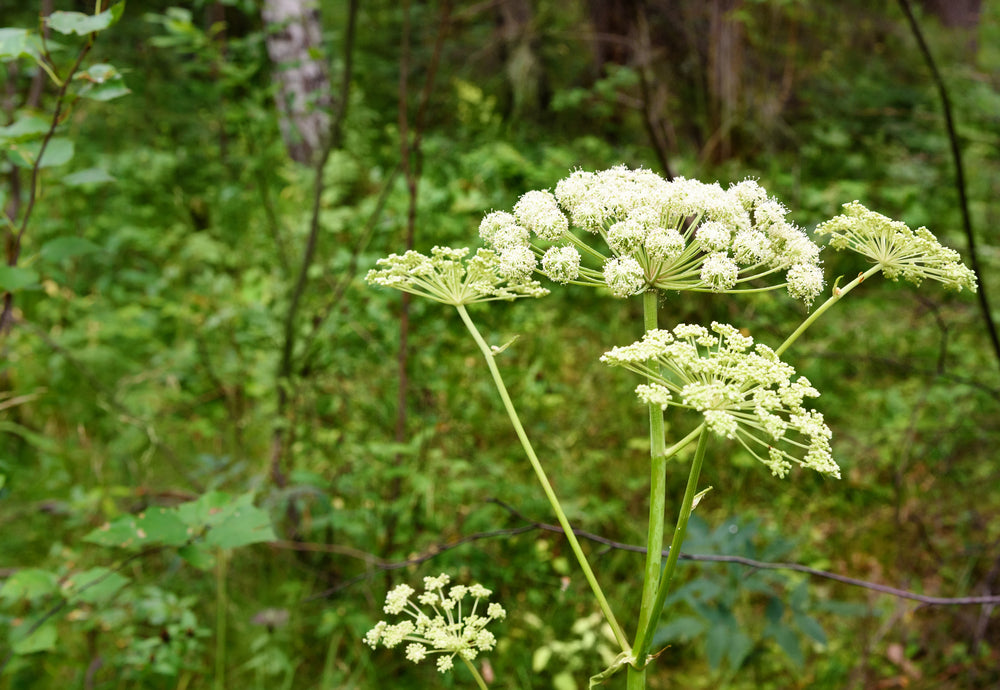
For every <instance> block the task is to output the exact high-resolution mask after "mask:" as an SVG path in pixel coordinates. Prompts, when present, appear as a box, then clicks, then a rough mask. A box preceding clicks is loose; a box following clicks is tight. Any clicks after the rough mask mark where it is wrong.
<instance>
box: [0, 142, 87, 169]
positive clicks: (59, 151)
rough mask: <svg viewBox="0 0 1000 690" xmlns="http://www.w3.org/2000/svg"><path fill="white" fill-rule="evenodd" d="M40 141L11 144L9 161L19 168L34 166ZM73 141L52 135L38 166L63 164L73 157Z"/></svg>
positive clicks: (48, 166) (49, 166)
mask: <svg viewBox="0 0 1000 690" xmlns="http://www.w3.org/2000/svg"><path fill="white" fill-rule="evenodd" d="M41 148H42V142H40V141H29V142H26V143H24V144H18V145H16V146H12V147H11V149H10V151H9V153H10V160H11V162H12V163H13V164H14V165H16V166H18V167H21V168H30V167H32V166H34V164H35V161H36V160H37V159H38V152H39V151H41ZM73 151H74V149H73V141H72V140H71V139H66V138H65V137H52V138H51V139H49V144H48V146H46V147H45V152H44V153H43V154H42V161H41V163H40V164H39V166H38V167H39V168H51V167H54V166H57V165H65V164H66V163H69V161H70V160H71V159H72V158H73Z"/></svg>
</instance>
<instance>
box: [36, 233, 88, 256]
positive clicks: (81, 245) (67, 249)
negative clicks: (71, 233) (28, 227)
mask: <svg viewBox="0 0 1000 690" xmlns="http://www.w3.org/2000/svg"><path fill="white" fill-rule="evenodd" d="M99 251H101V248H100V247H98V246H97V245H96V244H94V243H93V242H91V241H90V240H85V239H84V238H82V237H57V238H55V239H54V240H49V241H48V242H46V243H45V244H43V245H42V248H41V249H40V250H39V251H38V253H39V255H40V256H41V257H42V258H43V259H46V260H48V261H63V260H64V259H71V258H73V257H75V256H82V255H84V254H92V253H94V252H99Z"/></svg>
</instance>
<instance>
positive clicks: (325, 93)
mask: <svg viewBox="0 0 1000 690" xmlns="http://www.w3.org/2000/svg"><path fill="white" fill-rule="evenodd" d="M261 14H262V16H263V18H264V24H265V26H266V27H267V38H266V41H267V53H268V55H269V56H270V58H271V65H272V69H273V73H274V82H275V85H276V86H277V91H276V93H275V99H276V100H277V105H278V111H279V114H280V118H281V119H280V126H281V136H282V138H284V140H285V145H286V146H287V147H288V153H289V155H290V156H291V157H292V158H293V159H294V160H296V161H299V162H300V163H306V164H308V163H311V162H313V161H315V160H316V157H317V156H318V154H319V151H321V150H322V148H323V144H324V142H325V140H326V138H327V136H328V129H329V126H330V115H329V109H330V104H331V99H330V76H329V74H328V72H327V68H326V63H325V62H324V61H323V60H322V59H320V58H318V57H316V56H320V55H322V42H321V35H322V34H321V30H320V18H319V9H318V8H317V7H316V4H315V2H312V1H311V0H264V8H263V10H262V12H261Z"/></svg>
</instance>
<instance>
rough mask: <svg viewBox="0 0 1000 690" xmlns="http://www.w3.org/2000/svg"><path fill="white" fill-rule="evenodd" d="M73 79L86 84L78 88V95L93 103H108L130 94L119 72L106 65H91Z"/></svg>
mask: <svg viewBox="0 0 1000 690" xmlns="http://www.w3.org/2000/svg"><path fill="white" fill-rule="evenodd" d="M74 78H75V79H79V80H81V81H84V82H86V83H85V84H84V85H83V86H82V87H81V88H80V90H79V94H80V95H81V96H83V97H84V98H90V99H92V100H95V101H110V100H112V99H114V98H118V97H119V96H124V95H126V94H129V93H132V91H131V90H130V89H129V88H128V87H127V86H125V80H124V79H123V78H122V75H121V72H119V71H118V70H117V69H115V68H114V67H113V66H112V65H109V64H106V63H101V64H97V65H92V66H91V67H89V68H88V69H86V70H83V71H81V72H78V73H77V74H76V76H75V77H74Z"/></svg>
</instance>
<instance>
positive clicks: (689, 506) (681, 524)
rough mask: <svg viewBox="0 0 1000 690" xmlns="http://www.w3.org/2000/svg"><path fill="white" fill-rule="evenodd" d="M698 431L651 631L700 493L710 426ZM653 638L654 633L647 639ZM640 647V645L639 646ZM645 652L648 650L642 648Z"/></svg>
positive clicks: (661, 611)
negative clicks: (699, 485)
mask: <svg viewBox="0 0 1000 690" xmlns="http://www.w3.org/2000/svg"><path fill="white" fill-rule="evenodd" d="M697 431H698V432H699V436H698V449H697V450H696V451H695V452H694V460H692V461H691V471H690V472H688V483H687V487H686V488H685V489H684V500H683V501H681V509H680V512H679V513H678V515H677V526H676V527H675V528H674V536H673V539H671V541H670V553H668V554H667V564H666V565H665V566H664V567H663V575H662V576H661V577H660V589H659V591H658V592H657V593H656V603H655V604H653V618H652V619H651V620H650V631H652V630H655V629H656V625H657V623H659V619H660V615H661V614H662V613H663V602H664V601H666V599H667V594H668V593H669V592H670V583H671V582H672V581H673V579H674V571H675V570H676V569H677V560H678V559H679V558H680V557H681V544H683V543H684V536H685V535H686V534H687V526H688V520H690V519H691V513H692V512H693V511H694V499H695V496H697V495H698V477H699V476H700V475H701V466H702V464H703V463H704V461H705V448H706V447H707V446H708V427H706V426H705V425H704V424H702V425H701V426H700V427H699V428H698V429H697ZM651 638H652V634H650V635H649V637H647V638H646V639H647V640H650V639H651ZM637 649H638V647H637ZM640 651H641V652H642V653H643V654H645V653H646V652H647V651H648V650H647V649H641V650H640Z"/></svg>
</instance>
